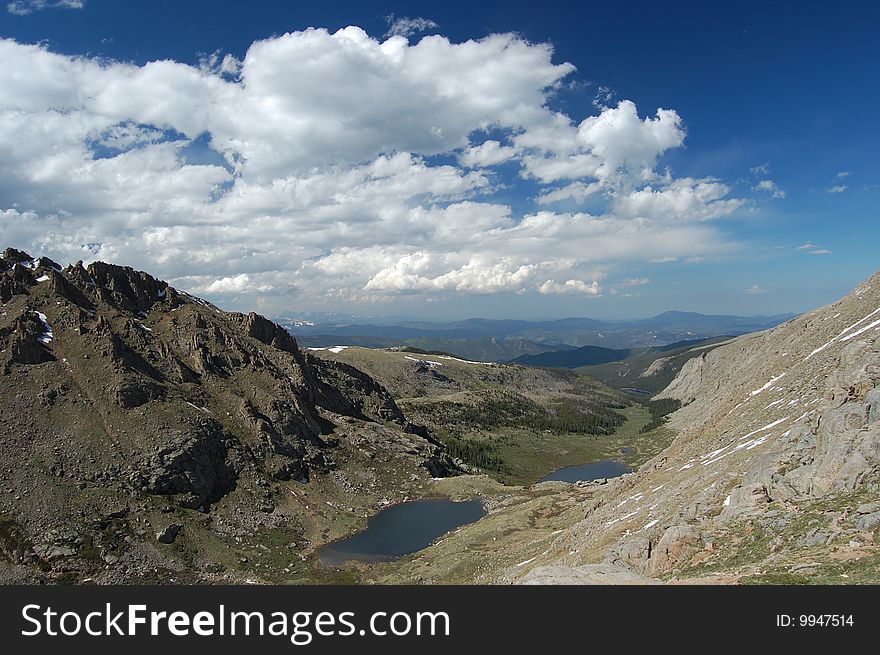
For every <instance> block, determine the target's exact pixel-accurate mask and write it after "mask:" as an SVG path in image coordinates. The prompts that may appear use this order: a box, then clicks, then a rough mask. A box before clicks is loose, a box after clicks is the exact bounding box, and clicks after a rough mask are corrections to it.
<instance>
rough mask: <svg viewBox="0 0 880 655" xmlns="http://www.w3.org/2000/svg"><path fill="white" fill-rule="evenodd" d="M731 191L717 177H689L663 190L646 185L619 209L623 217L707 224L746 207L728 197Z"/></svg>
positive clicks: (619, 203)
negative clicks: (702, 222) (706, 222)
mask: <svg viewBox="0 0 880 655" xmlns="http://www.w3.org/2000/svg"><path fill="white" fill-rule="evenodd" d="M729 192H730V187H728V186H727V185H726V184H722V183H721V182H718V181H717V180H715V179H714V178H704V179H700V180H696V179H693V178H690V177H686V178H680V179H677V180H671V181H669V182H668V183H667V184H665V185H663V186H661V187H659V188H654V187H653V186H646V187H645V188H643V189H639V190H637V191H633V192H631V193H629V194H626V195H622V196H621V197H620V198H618V200H617V202H616V205H615V208H616V211H617V212H618V213H619V214H620V215H621V216H629V217H645V218H654V219H658V220H659V219H666V220H682V221H695V220H697V221H704V220H709V219H712V218H718V217H719V216H725V215H727V214H730V213H731V212H733V211H734V210H736V209H737V208H739V207H740V206H742V204H743V201H742V200H737V199H727V198H726V196H727V194H728V193H729Z"/></svg>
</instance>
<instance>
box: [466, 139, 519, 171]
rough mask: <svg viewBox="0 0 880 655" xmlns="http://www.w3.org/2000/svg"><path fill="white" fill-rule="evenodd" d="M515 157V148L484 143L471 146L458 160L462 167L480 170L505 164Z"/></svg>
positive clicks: (488, 142)
mask: <svg viewBox="0 0 880 655" xmlns="http://www.w3.org/2000/svg"><path fill="white" fill-rule="evenodd" d="M515 155H516V148H511V147H510V146H502V145H501V144H500V143H499V142H498V141H494V140H489V141H484V142H483V143H481V144H480V145H478V146H471V147H470V148H468V149H467V150H465V151H464V152H463V153H461V155H460V156H459V158H458V161H459V163H460V164H461V165H462V166H467V167H468V168H480V167H484V166H494V165H496V164H501V163H502V162H506V161H507V160H508V159H511V158H513V157H514V156H515Z"/></svg>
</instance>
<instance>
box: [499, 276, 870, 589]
mask: <svg viewBox="0 0 880 655" xmlns="http://www.w3.org/2000/svg"><path fill="white" fill-rule="evenodd" d="M659 397H670V398H677V399H679V400H681V401H682V403H683V404H684V406H683V408H682V409H680V410H679V411H677V412H676V413H675V414H673V416H672V420H671V423H670V425H671V427H673V428H674V429H675V430H676V431H677V437H676V439H675V441H674V442H673V443H672V445H671V446H670V447H669V448H667V449H666V450H665V451H664V452H663V453H661V454H660V455H659V456H657V457H655V458H654V459H653V460H651V461H649V462H648V463H647V464H646V465H645V466H643V467H642V468H641V469H640V470H639V471H638V472H637V473H635V474H632V475H627V476H624V477H623V478H619V479H617V480H614V481H612V482H611V484H610V485H608V490H607V492H606V493H604V494H602V495H601V501H599V502H598V503H595V507H589V508H585V510H584V514H585V516H584V519H583V520H582V521H581V522H579V523H578V524H577V525H575V526H573V527H572V528H570V529H569V530H567V531H565V532H564V533H563V534H561V535H560V536H559V537H558V538H557V540H556V542H555V543H554V546H553V548H551V549H550V550H549V551H548V552H547V553H545V554H543V556H542V557H539V558H536V560H535V562H534V564H533V565H532V566H531V567H528V568H527V567H520V568H518V569H517V570H510V571H508V572H506V573H505V574H504V575H503V576H502V579H503V580H506V581H515V580H521V579H524V580H525V581H534V580H540V581H542V582H548V581H551V582H552V581H557V582H565V581H570V580H571V579H575V578H576V579H578V580H579V581H585V580H586V578H588V577H589V575H592V574H591V573H589V572H590V571H592V569H591V568H590V566H589V565H594V564H598V563H600V562H601V563H603V566H606V567H607V566H609V565H610V566H616V567H618V568H620V569H624V570H625V571H628V572H629V573H630V574H632V576H635V577H631V578H630V579H631V580H638V579H639V577H638V576H650V577H655V578H656V577H659V578H664V579H685V580H688V579H694V578H701V577H705V576H712V577H711V578H710V579H713V580H742V579H754V580H757V581H782V582H792V581H793V582H809V581H821V582H829V581H833V582H847V581H850V582H856V581H870V580H873V581H875V582H876V580H877V579H880V578H878V576H880V560H878V551H877V545H876V537H877V527H878V526H880V502H878V501H880V274H878V275H875V276H873V277H871V278H870V279H868V280H867V281H865V282H864V283H863V284H861V285H860V286H859V287H858V288H856V289H855V290H854V291H853V292H852V293H851V294H849V295H848V296H847V297H845V298H843V299H842V300H840V301H838V302H836V303H834V304H832V305H829V306H827V307H824V308H822V309H819V310H817V311H814V312H811V313H808V314H805V315H803V316H800V317H798V318H796V319H794V320H792V321H789V322H788V323H785V324H784V325H781V326H779V327H777V328H774V329H771V330H768V331H765V332H761V333H757V334H753V335H747V336H744V337H740V338H738V339H736V340H734V341H733V342H732V343H730V344H727V345H724V346H722V347H719V348H717V349H715V350H712V351H711V352H708V353H706V354H704V355H702V356H701V357H698V358H695V359H692V360H691V361H689V362H688V363H687V364H686V365H685V367H684V368H683V369H682V371H681V372H680V373H679V375H678V376H677V378H676V379H675V380H674V381H673V382H672V384H670V385H669V387H668V388H667V389H666V390H665V391H664V392H663V393H661V394H659ZM585 567H586V568H585ZM523 569H526V570H523ZM603 570H604V569H603ZM603 575H604V576H606V578H607V571H605V572H604V573H603ZM621 576H622V577H621V579H625V578H626V577H627V576H626V574H621Z"/></svg>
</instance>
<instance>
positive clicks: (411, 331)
mask: <svg viewBox="0 0 880 655" xmlns="http://www.w3.org/2000/svg"><path fill="white" fill-rule="evenodd" d="M794 316H795V315H794V314H780V315H776V316H724V315H709V314H699V313H696V312H678V311H669V312H664V313H663V314H659V315H658V316H654V317H651V318H645V319H636V320H625V321H600V320H597V319H592V318H563V319H558V320H553V321H523V320H504V319H502V320H496V319H484V318H472V319H467V320H463V321H455V322H450V323H431V322H426V321H409V320H400V321H398V322H395V323H385V322H384V321H383V320H382V319H378V318H377V319H376V320H375V321H372V320H371V322H368V323H359V322H356V321H353V320H352V318H353V317H343V316H340V317H339V318H338V319H337V318H336V317H335V316H325V317H320V316H316V315H310V316H293V315H291V314H287V315H283V316H280V317H276V320H277V321H278V323H279V324H281V325H283V326H284V327H285V328H287V329H288V330H289V331H290V333H291V334H293V335H294V336H296V337H297V340H298V341H299V342H300V343H301V344H302V345H304V346H312V347H319V346H327V345H334V344H340V345H359V346H366V347H377V348H381V347H389V346H394V345H408V346H413V347H417V348H422V349H424V350H438V351H444V352H448V353H451V354H454V355H457V356H459V357H465V358H468V359H480V360H484V361H487V360H491V361H499V362H502V361H510V360H513V359H516V358H518V357H521V356H523V355H540V354H542V353H546V352H549V351H558V350H567V349H570V348H582V347H584V346H592V347H598V348H600V350H595V351H584V352H583V353H582V354H583V355H584V356H585V357H586V358H587V360H588V361H589V363H590V364H595V363H601V362H597V361H594V359H595V358H596V357H598V358H600V359H601V358H602V357H606V356H607V357H618V356H619V353H617V354H614V355H612V354H608V353H605V354H604V355H603V354H600V352H601V349H617V350H620V349H624V350H625V349H632V348H654V347H659V346H665V345H667V344H672V343H675V342H679V341H691V340H697V339H705V338H709V337H717V336H720V335H730V336H736V335H740V334H746V333H748V332H756V331H759V330H765V329H767V328H770V327H774V326H776V325H779V324H780V323H784V322H785V321H788V320H790V319H791V318H793V317H794ZM590 352H592V355H590V354H588V353H590ZM626 356H627V355H624V356H623V357H620V359H623V358H625V357H626ZM607 361H616V360H615V359H607V360H606V362H607ZM547 365H550V364H547ZM581 365H586V364H581Z"/></svg>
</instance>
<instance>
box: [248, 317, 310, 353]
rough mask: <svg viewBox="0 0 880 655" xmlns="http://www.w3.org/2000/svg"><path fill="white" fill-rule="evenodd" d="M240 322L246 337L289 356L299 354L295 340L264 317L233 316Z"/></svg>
mask: <svg viewBox="0 0 880 655" xmlns="http://www.w3.org/2000/svg"><path fill="white" fill-rule="evenodd" d="M235 316H236V317H237V318H239V320H240V321H241V323H242V325H243V326H244V329H245V331H246V332H247V334H248V336H251V337H253V338H254V339H256V340H257V341H261V342H262V343H265V344H266V345H269V346H272V347H273V348H278V349H279V350H283V351H284V352H288V353H291V354H297V355H298V354H299V347H298V346H297V345H296V339H294V338H293V336H292V335H291V334H290V332H288V331H287V330H285V329H284V328H283V327H281V326H280V325H278V324H276V323H273V322H272V321H270V320H269V319H268V318H266V317H265V316H261V315H260V314H255V313H254V312H251V313H250V314H247V315H241V314H236V315H235Z"/></svg>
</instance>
